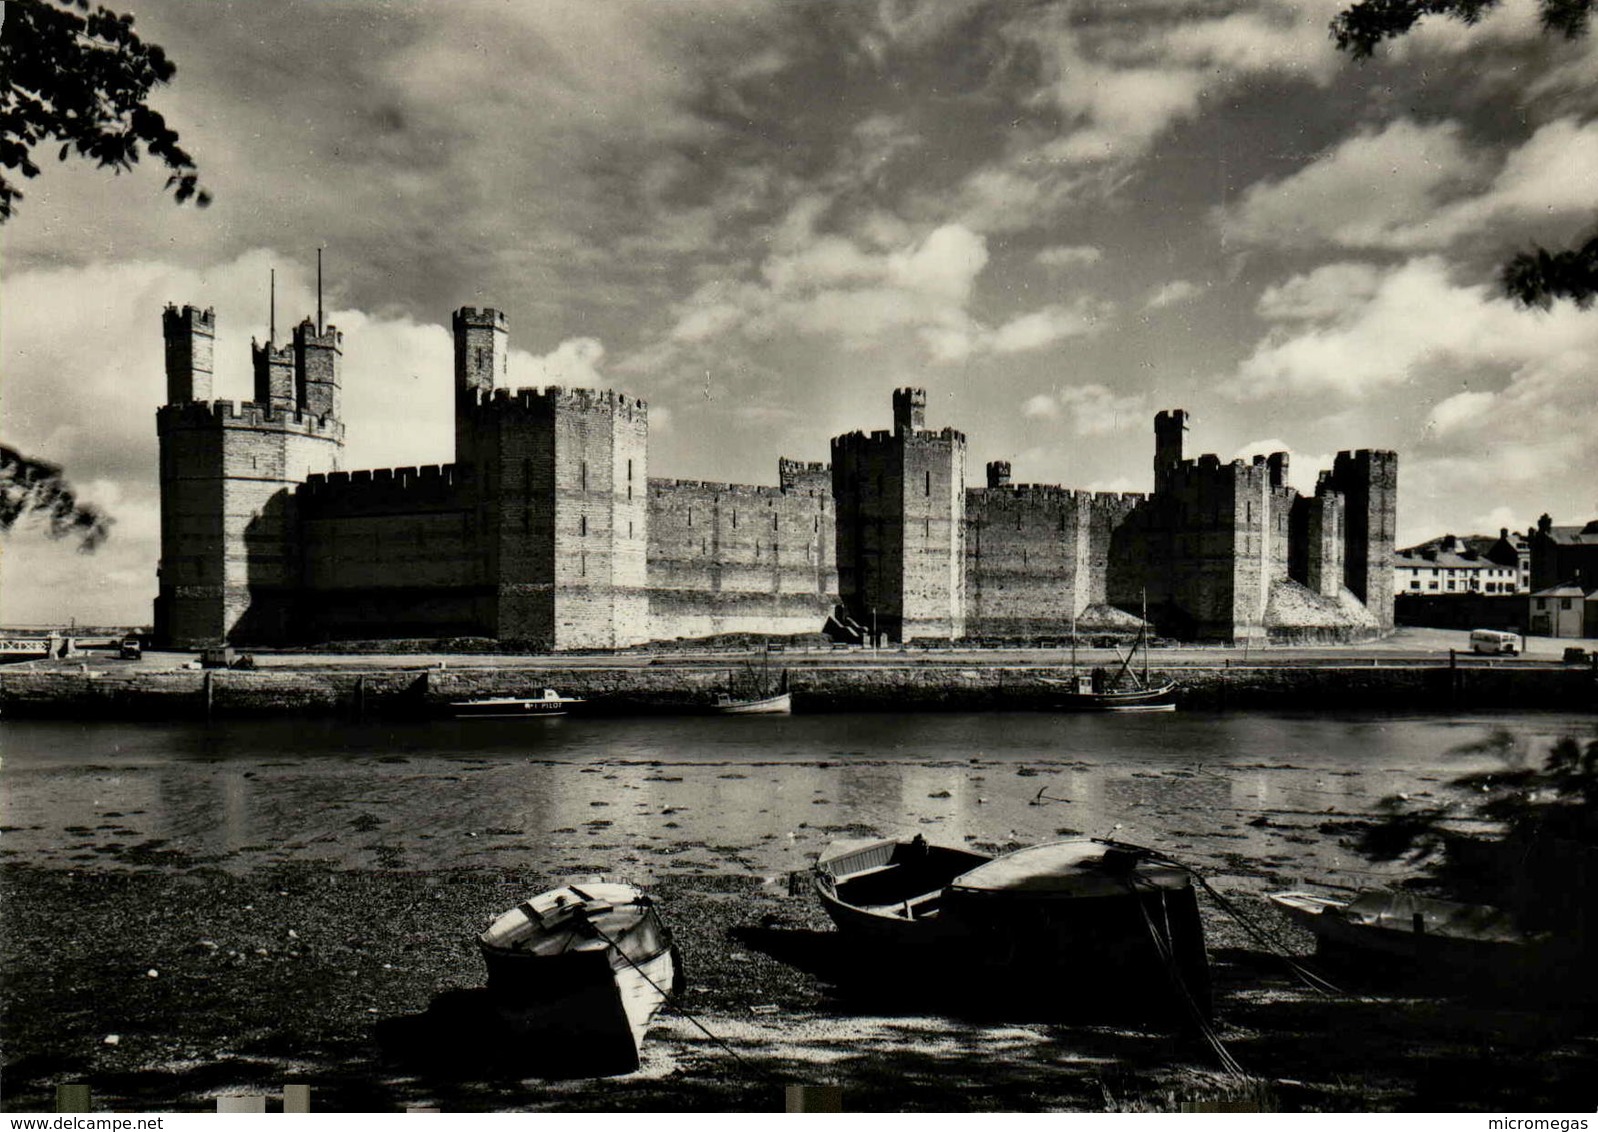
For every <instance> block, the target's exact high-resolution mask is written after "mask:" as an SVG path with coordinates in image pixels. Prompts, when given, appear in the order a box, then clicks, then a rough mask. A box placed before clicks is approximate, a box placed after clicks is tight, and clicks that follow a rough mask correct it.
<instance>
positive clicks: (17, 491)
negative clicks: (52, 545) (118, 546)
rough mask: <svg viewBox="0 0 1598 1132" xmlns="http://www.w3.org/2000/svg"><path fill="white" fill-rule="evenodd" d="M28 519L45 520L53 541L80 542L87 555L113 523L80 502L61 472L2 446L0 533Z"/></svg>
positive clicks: (0, 459) (56, 468)
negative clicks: (70, 539) (35, 517)
mask: <svg viewBox="0 0 1598 1132" xmlns="http://www.w3.org/2000/svg"><path fill="white" fill-rule="evenodd" d="M29 516H37V517H39V518H41V519H43V520H44V523H45V531H46V533H47V534H49V536H50V537H51V538H75V539H77V540H78V549H79V550H80V551H83V552H84V553H89V552H91V551H93V550H95V549H96V548H98V547H99V545H100V544H101V543H102V542H104V541H105V540H106V538H107V536H108V535H109V534H110V533H111V519H110V518H109V517H108V516H106V515H105V514H104V513H103V512H101V511H100V510H99V509H98V508H96V507H94V506H92V505H90V504H85V503H80V502H78V498H77V495H76V494H75V493H74V492H73V490H72V486H71V485H70V484H68V483H67V481H66V479H65V478H64V477H63V476H62V474H61V469H60V468H58V467H56V465H54V464H46V463H44V462H43V461H40V460H33V459H30V458H29V457H27V456H24V455H23V454H22V453H20V452H18V451H17V450H16V449H14V448H8V447H6V446H5V445H3V444H0V532H4V531H9V530H11V529H12V528H13V527H15V526H16V525H17V523H19V522H21V521H22V520H23V519H25V518H28V517H29Z"/></svg>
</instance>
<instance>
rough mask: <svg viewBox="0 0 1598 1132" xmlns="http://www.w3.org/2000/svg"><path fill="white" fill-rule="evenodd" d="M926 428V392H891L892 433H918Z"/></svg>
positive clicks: (906, 390)
mask: <svg viewBox="0 0 1598 1132" xmlns="http://www.w3.org/2000/svg"><path fill="white" fill-rule="evenodd" d="M926 427H927V391H926V390H925V389H895V390H894V391H893V431H894V432H920V431H922V430H923V429H925V428H926Z"/></svg>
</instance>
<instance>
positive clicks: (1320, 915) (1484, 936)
mask: <svg viewBox="0 0 1598 1132" xmlns="http://www.w3.org/2000/svg"><path fill="white" fill-rule="evenodd" d="M1267 899H1268V900H1269V901H1270V902H1271V903H1272V904H1274V905H1275V906H1276V907H1278V908H1280V909H1282V911H1284V912H1286V913H1287V915H1288V917H1289V918H1290V919H1292V920H1293V922H1294V923H1297V924H1298V925H1300V926H1301V927H1304V928H1307V929H1309V931H1310V932H1311V933H1313V934H1314V936H1315V939H1316V943H1317V945H1318V948H1319V950H1321V951H1322V952H1327V953H1333V954H1334V955H1335V954H1337V953H1342V954H1344V955H1347V956H1359V957H1362V958H1365V959H1371V958H1375V959H1378V960H1386V961H1389V962H1391V963H1396V964H1400V965H1403V966H1406V967H1413V968H1417V969H1427V970H1429V971H1430V972H1431V973H1434V974H1435V973H1447V972H1452V973H1469V972H1477V973H1490V972H1495V971H1496V972H1508V971H1509V969H1510V968H1512V967H1515V966H1516V965H1521V964H1524V963H1526V962H1527V961H1528V960H1529V959H1531V958H1532V957H1534V956H1535V954H1536V952H1537V951H1538V949H1540V948H1541V947H1542V946H1543V945H1545V944H1546V943H1547V942H1548V937H1547V936H1545V935H1537V934H1533V933H1529V932H1526V931H1523V930H1522V929H1521V928H1520V927H1518V926H1517V925H1516V923H1515V921H1514V918H1513V917H1512V916H1510V915H1509V913H1507V912H1505V911H1503V910H1502V909H1499V908H1493V907H1490V906H1488V905H1485V904H1456V903H1454V902H1453V901H1449V900H1436V899H1432V898H1430V897H1423V896H1415V895H1412V894H1410V893H1407V892H1364V893H1360V894H1358V895H1356V896H1355V897H1353V898H1352V899H1348V900H1337V899H1333V898H1331V897H1326V896H1316V895H1313V894H1311V893H1308V892H1278V893H1275V894H1273V895H1270V896H1268V897H1267Z"/></svg>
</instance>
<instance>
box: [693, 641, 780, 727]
mask: <svg viewBox="0 0 1598 1132" xmlns="http://www.w3.org/2000/svg"><path fill="white" fill-rule="evenodd" d="M745 667H746V672H745V673H744V678H743V679H742V680H739V679H738V677H737V676H736V675H735V674H733V673H728V674H727V691H724V692H720V693H718V694H717V695H716V699H715V701H714V702H713V703H711V705H710V710H711V711H712V712H713V713H715V714H716V715H789V714H791V713H792V712H793V697H792V696H791V695H790V694H789V692H788V674H787V673H786V672H783V673H782V674H781V675H779V676H778V677H777V678H776V679H775V680H773V679H772V676H771V646H770V645H767V646H766V652H765V662H764V664H763V665H762V666H761V668H760V669H759V670H758V671H757V670H756V669H755V667H754V665H752V664H749V665H746V666H745Z"/></svg>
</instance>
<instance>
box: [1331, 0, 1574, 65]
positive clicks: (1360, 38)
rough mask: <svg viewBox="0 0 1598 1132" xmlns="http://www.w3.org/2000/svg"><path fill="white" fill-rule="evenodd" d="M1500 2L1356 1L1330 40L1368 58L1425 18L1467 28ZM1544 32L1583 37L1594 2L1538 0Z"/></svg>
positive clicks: (1341, 16) (1339, 20)
mask: <svg viewBox="0 0 1598 1132" xmlns="http://www.w3.org/2000/svg"><path fill="white" fill-rule="evenodd" d="M1500 2H1501V0H1360V2H1359V3H1357V4H1354V5H1352V6H1351V7H1349V8H1347V9H1345V10H1344V11H1342V12H1341V13H1339V14H1338V16H1337V18H1336V19H1334V20H1333V21H1332V38H1333V39H1335V40H1336V41H1337V47H1338V49H1339V50H1341V51H1347V52H1348V53H1349V54H1350V55H1352V56H1353V57H1354V58H1356V59H1366V58H1369V57H1370V56H1371V55H1372V54H1373V53H1374V52H1375V50H1376V47H1377V45H1378V44H1380V43H1381V42H1382V41H1383V40H1384V39H1397V38H1398V37H1399V36H1401V35H1403V34H1404V33H1405V32H1407V31H1409V30H1410V29H1411V28H1413V27H1414V26H1415V25H1416V24H1418V23H1420V21H1421V20H1422V19H1424V18H1425V17H1427V16H1452V17H1453V18H1454V19H1456V20H1461V21H1463V22H1464V23H1467V24H1475V23H1478V22H1480V20H1481V18H1482V17H1483V16H1484V15H1486V14H1487V13H1488V12H1489V11H1491V10H1492V9H1494V8H1496V7H1498V5H1499V3H1500ZM1540 2H1541V6H1542V23H1543V29H1544V30H1545V31H1548V32H1551V33H1554V34H1558V35H1563V36H1564V37H1565V38H1566V39H1575V38H1576V37H1577V36H1580V35H1583V34H1585V33H1586V31H1587V29H1588V27H1589V26H1590V24H1591V20H1592V9H1593V6H1594V4H1595V3H1598V0H1540Z"/></svg>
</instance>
